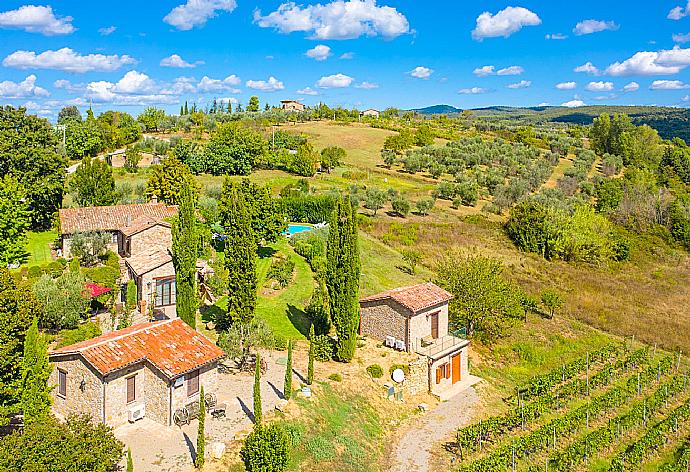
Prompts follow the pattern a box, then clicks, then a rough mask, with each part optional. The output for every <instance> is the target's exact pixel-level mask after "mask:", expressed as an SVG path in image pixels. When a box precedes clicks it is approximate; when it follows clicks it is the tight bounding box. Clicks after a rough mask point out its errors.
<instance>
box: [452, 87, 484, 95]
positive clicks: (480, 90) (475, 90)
mask: <svg viewBox="0 0 690 472" xmlns="http://www.w3.org/2000/svg"><path fill="white" fill-rule="evenodd" d="M489 92H490V90H489V89H486V88H482V87H472V88H464V89H460V90H458V93H459V94H462V95H479V94H482V93H489Z"/></svg>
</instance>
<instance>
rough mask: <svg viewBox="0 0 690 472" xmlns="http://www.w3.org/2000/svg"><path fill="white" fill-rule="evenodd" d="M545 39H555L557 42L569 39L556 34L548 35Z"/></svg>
mask: <svg viewBox="0 0 690 472" xmlns="http://www.w3.org/2000/svg"><path fill="white" fill-rule="evenodd" d="M544 39H553V40H555V41H562V40H564V39H568V36H566V35H564V34H563V33H554V34H547V35H546V36H544Z"/></svg>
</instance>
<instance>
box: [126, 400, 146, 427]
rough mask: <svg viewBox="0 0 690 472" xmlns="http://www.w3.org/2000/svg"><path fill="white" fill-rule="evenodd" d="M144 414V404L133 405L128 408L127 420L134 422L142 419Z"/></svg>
mask: <svg viewBox="0 0 690 472" xmlns="http://www.w3.org/2000/svg"><path fill="white" fill-rule="evenodd" d="M145 415H146V408H145V407H144V404H143V403H142V404H141V405H137V406H133V407H132V408H130V409H129V422H130V423H134V422H135V421H137V420H140V419H142V418H143V417H144V416H145Z"/></svg>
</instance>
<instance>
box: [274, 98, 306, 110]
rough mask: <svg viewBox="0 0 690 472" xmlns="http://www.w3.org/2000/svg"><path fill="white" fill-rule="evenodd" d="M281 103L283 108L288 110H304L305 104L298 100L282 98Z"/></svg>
mask: <svg viewBox="0 0 690 472" xmlns="http://www.w3.org/2000/svg"><path fill="white" fill-rule="evenodd" d="M280 104H281V106H282V108H283V110H287V111H304V108H305V107H304V104H303V103H300V102H298V101H297V100H281V101H280Z"/></svg>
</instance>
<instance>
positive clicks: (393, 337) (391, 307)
mask: <svg viewBox="0 0 690 472" xmlns="http://www.w3.org/2000/svg"><path fill="white" fill-rule="evenodd" d="M452 298H453V295H451V294H450V293H448V292H446V291H445V290H443V289H442V288H441V287H438V286H436V285H434V284H433V283H431V282H428V283H424V284H419V285H413V286H410V287H400V288H396V289H393V290H388V291H386V292H382V293H379V294H376V295H372V296H369V297H366V298H363V299H361V300H360V302H359V304H360V309H361V322H360V334H363V335H367V336H370V337H372V338H374V339H379V340H381V341H384V343H385V344H386V345H387V346H390V347H392V348H396V349H398V350H401V351H407V352H408V353H412V354H417V355H418V356H419V360H420V363H423V364H426V369H425V372H424V373H425V376H426V381H427V382H426V383H427V385H428V390H429V392H430V393H432V394H433V395H435V396H438V397H440V398H443V399H445V398H447V397H448V396H449V395H451V394H454V393H457V391H459V388H460V387H461V386H462V385H459V384H460V382H462V381H463V380H465V379H468V377H469V369H468V351H469V344H470V342H469V341H468V340H466V339H461V338H458V337H456V336H453V335H452V334H450V333H449V332H448V302H449V301H450V300H451V299H452ZM422 361H423V362H422Z"/></svg>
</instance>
